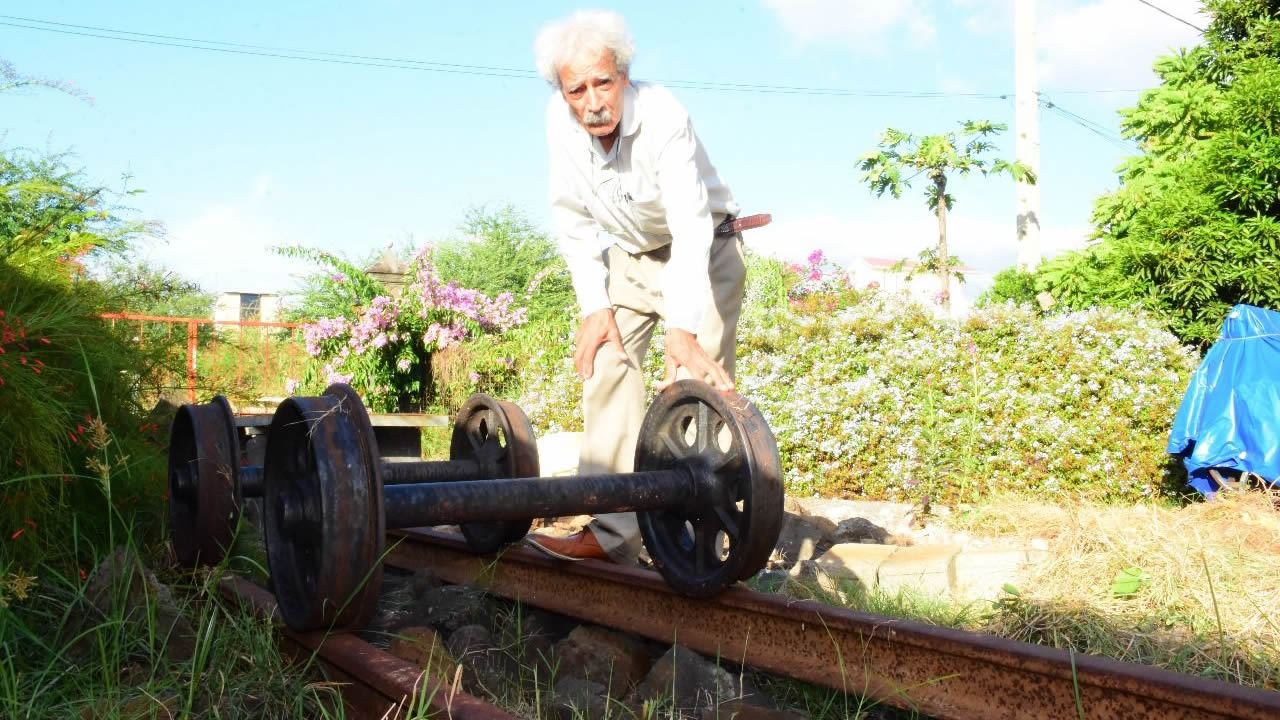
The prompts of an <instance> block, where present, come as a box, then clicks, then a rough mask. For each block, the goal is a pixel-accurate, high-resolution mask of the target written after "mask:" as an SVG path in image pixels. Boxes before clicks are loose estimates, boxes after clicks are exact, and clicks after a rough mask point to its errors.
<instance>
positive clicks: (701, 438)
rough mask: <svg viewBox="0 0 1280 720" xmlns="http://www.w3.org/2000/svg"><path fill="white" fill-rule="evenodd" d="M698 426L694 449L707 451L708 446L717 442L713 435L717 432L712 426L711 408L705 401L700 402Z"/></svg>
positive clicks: (701, 451)
mask: <svg viewBox="0 0 1280 720" xmlns="http://www.w3.org/2000/svg"><path fill="white" fill-rule="evenodd" d="M697 423H698V428H697V435H696V437H695V439H694V450H696V451H697V452H698V453H699V454H701V453H704V452H706V450H707V448H709V447H711V445H712V444H713V443H714V442H715V438H714V437H713V435H715V433H714V432H713V431H712V428H711V408H710V407H708V406H707V405H706V404H705V403H698V419H697Z"/></svg>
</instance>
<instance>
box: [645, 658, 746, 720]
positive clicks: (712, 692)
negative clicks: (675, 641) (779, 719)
mask: <svg viewBox="0 0 1280 720" xmlns="http://www.w3.org/2000/svg"><path fill="white" fill-rule="evenodd" d="M762 697H763V695H762V694H761V693H760V691H759V690H757V689H756V687H755V686H754V685H753V684H751V683H750V682H749V681H748V680H747V679H746V678H745V677H744V676H743V675H741V674H737V675H735V674H732V673H730V672H729V671H728V670H727V669H725V668H724V667H722V666H720V665H717V664H715V663H712V662H711V661H709V660H707V659H705V658H703V657H702V656H701V655H699V654H697V653H695V652H693V651H692V650H689V649H688V648H685V647H682V646H680V645H672V646H671V649H670V650H668V651H667V652H666V654H665V655H663V656H662V657H660V658H658V660H657V661H656V662H654V664H653V667H652V668H651V669H650V670H649V674H648V675H646V676H645V678H644V680H643V681H642V682H641V683H640V685H639V686H637V687H636V691H635V693H633V694H632V696H631V698H630V703H631V704H632V705H643V704H644V703H645V702H646V701H651V700H652V701H657V702H659V703H662V702H667V701H669V702H670V703H671V704H672V705H674V707H675V709H676V710H677V711H681V712H686V711H688V712H695V713H696V712H698V711H700V710H704V709H706V708H714V707H716V706H718V705H721V704H723V703H727V702H730V701H733V700H752V699H758V698H762Z"/></svg>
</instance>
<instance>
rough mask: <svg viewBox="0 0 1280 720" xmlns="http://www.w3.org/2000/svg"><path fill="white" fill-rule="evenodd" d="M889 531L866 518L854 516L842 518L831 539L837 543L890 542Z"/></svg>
mask: <svg viewBox="0 0 1280 720" xmlns="http://www.w3.org/2000/svg"><path fill="white" fill-rule="evenodd" d="M889 537H890V535H889V531H888V530H885V529H884V528H882V527H880V526H879V525H877V524H875V523H873V522H871V521H870V520H868V519H866V518H861V517H852V518H848V519H845V520H841V521H840V522H839V523H838V524H837V525H836V530H835V532H834V533H832V536H831V540H832V541H833V542H836V543H865V542H867V541H870V542H872V543H876V544H880V545H885V544H888V540H889Z"/></svg>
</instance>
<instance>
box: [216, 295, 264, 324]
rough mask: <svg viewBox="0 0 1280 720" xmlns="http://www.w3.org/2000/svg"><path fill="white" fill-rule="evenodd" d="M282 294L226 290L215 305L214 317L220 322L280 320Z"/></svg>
mask: <svg viewBox="0 0 1280 720" xmlns="http://www.w3.org/2000/svg"><path fill="white" fill-rule="evenodd" d="M279 317H280V296H279V295H276V294H275V293H248V292H224V293H220V294H219V295H218V299H217V301H216V302H215V303H214V305H213V319H214V320H215V321H219V322H235V321H245V320H248V321H253V322H278V320H279Z"/></svg>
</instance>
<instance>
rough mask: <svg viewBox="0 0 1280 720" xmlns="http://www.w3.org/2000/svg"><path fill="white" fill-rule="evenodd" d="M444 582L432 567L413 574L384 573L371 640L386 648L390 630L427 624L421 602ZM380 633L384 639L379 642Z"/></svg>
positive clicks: (372, 623) (371, 621)
mask: <svg viewBox="0 0 1280 720" xmlns="http://www.w3.org/2000/svg"><path fill="white" fill-rule="evenodd" d="M441 585H442V583H441V582H440V579H439V578H438V577H436V576H435V574H434V573H432V572H431V571H430V570H420V571H418V572H415V573H413V574H399V573H393V572H384V573H383V575H382V589H381V591H380V593H379V595H378V606H377V608H376V609H375V610H374V615H373V619H372V620H370V621H369V631H370V633H369V635H370V637H369V639H370V640H371V641H372V642H374V644H375V645H381V646H383V647H385V643H386V640H385V636H386V635H387V634H388V633H392V632H394V631H395V630H396V629H397V628H401V627H405V626H407V625H421V624H424V622H425V621H424V618H423V617H421V616H420V615H419V608H418V601H419V599H420V598H422V597H423V596H424V595H425V594H426V593H428V592H429V591H431V590H434V589H435V588H438V587H440V586H441ZM379 636H382V637H383V638H384V639H383V640H382V641H381V642H379V641H378V637H379Z"/></svg>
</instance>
